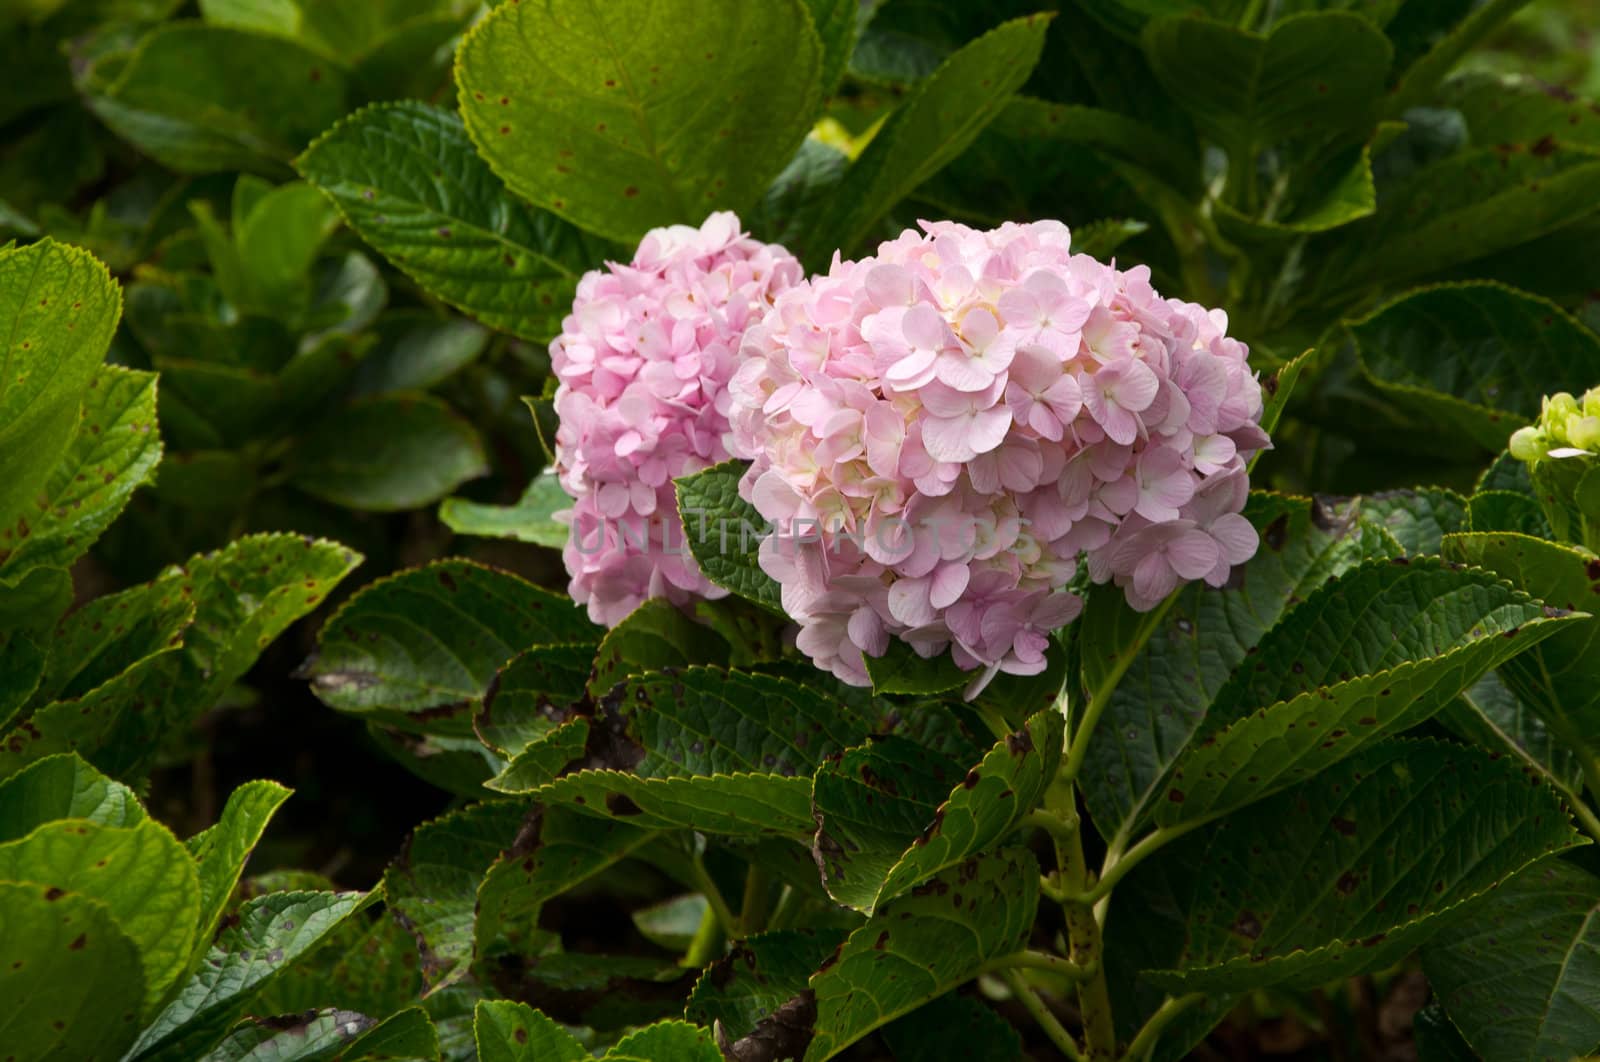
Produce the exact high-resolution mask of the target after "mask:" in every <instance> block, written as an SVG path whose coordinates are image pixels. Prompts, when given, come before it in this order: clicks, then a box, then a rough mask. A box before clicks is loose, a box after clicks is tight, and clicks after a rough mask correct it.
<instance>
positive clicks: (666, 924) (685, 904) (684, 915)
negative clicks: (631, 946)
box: [629, 892, 711, 952]
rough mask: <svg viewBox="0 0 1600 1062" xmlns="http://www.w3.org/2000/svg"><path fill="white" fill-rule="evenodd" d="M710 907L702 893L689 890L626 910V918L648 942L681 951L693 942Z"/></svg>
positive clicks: (687, 948)
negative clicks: (627, 912)
mask: <svg viewBox="0 0 1600 1062" xmlns="http://www.w3.org/2000/svg"><path fill="white" fill-rule="evenodd" d="M710 911H711V905H710V903H708V902H707V901H706V898H705V897H704V896H703V895H701V894H700V893H697V892H690V893H685V894H683V895H682V896H674V897H672V898H670V899H666V900H662V901H660V902H659V903H653V904H651V905H650V906H649V907H640V908H638V909H637V910H635V911H632V912H630V914H629V919H630V920H631V921H632V922H633V927H634V928H635V929H637V930H638V931H639V932H640V933H641V934H643V935H644V937H645V939H646V940H648V941H650V943H652V944H654V945H656V946H657V947H661V948H666V949H667V950H668V951H680V952H681V951H688V950H689V948H690V946H691V945H693V944H694V938H695V937H696V936H698V935H699V933H700V927H701V924H702V923H703V922H704V921H705V920H706V918H708V917H709V916H710V915H709V912H710Z"/></svg>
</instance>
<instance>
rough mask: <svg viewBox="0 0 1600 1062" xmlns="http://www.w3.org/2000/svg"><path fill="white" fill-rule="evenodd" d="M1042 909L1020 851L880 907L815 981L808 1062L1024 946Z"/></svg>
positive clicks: (1026, 855) (965, 868)
mask: <svg viewBox="0 0 1600 1062" xmlns="http://www.w3.org/2000/svg"><path fill="white" fill-rule="evenodd" d="M958 901H959V902H958ZM1038 904H1039V874H1038V864H1037V863H1036V862H1035V861H1034V858H1033V854H1032V853H1031V852H1028V851H1027V850H1025V849H1018V848H1009V849H1003V850H1001V851H999V852H994V853H990V854H989V855H985V856H979V857H976V858H974V859H971V860H968V861H967V862H966V863H964V864H963V865H961V866H959V867H956V868H954V869H951V870H947V871H945V872H944V873H942V874H940V875H939V876H937V877H935V878H934V879H932V880H931V881H929V882H928V883H927V884H926V885H923V886H920V887H919V888H917V889H916V890H914V891H913V892H912V893H911V894H910V895H909V896H903V897H901V898H899V899H897V900H894V901H891V902H890V903H888V904H885V905H884V908H883V910H882V911H881V912H879V914H878V915H877V916H876V917H874V918H870V919H868V920H867V922H866V924H864V925H862V926H861V928H859V929H857V930H856V931H855V932H853V933H851V934H850V938H849V939H848V940H847V941H845V943H844V945H843V947H842V948H841V949H840V950H839V955H838V959H837V961H835V962H834V963H832V964H831V965H829V966H827V967H826V968H825V969H822V970H820V971H818V972H817V973H816V974H814V975H813V976H812V978H811V991H812V992H814V993H815V994H816V1007H817V1016H816V1036H815V1037H814V1038H813V1039H812V1041H811V1044H810V1046H809V1047H808V1048H807V1049H806V1052H805V1058H806V1062H821V1060H823V1059H828V1058H832V1057H833V1056H834V1055H836V1054H838V1053H839V1052H840V1051H842V1050H844V1048H845V1047H847V1046H848V1045H850V1044H851V1043H854V1042H855V1041H856V1040H858V1039H860V1038H861V1037H863V1036H865V1035H866V1034H867V1033H869V1032H871V1031H872V1030H873V1029H876V1028H878V1027H879V1026H881V1025H884V1024H886V1023H888V1022H891V1021H893V1020H894V1019H896V1018H898V1017H900V1016H901V1015H902V1014H906V1013H908V1012H910V1011H912V1010H915V1009H916V1008H917V1007H919V1006H921V1005H923V1004H924V1003H927V1002H928V1001H930V1000H932V999H937V998H938V997H939V996H942V995H944V994H945V993H946V992H948V991H950V990H951V989H952V988H955V987H956V986H958V985H961V984H963V983H965V982H967V981H969V980H971V979H972V978H974V977H976V976H977V975H978V973H979V972H980V971H981V970H982V969H983V967H984V965H985V964H987V963H988V962H990V961H992V960H995V959H998V958H1001V957H1002V956H1005V955H1009V954H1011V953H1012V952H1014V951H1016V950H1018V949H1019V948H1021V947H1022V946H1023V944H1024V943H1025V942H1026V941H1027V938H1028V933H1029V931H1030V930H1031V929H1032V928H1033V919H1034V913H1035V911H1036V909H1037V907H1038ZM973 911H981V912H983V917H982V918H974V916H973V914H972V912H973Z"/></svg>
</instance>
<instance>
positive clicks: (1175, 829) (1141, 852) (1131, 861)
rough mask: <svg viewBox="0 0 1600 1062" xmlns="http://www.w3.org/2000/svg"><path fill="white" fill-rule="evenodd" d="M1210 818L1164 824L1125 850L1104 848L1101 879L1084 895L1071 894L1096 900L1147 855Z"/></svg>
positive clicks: (1091, 901)
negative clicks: (1170, 824) (1175, 824)
mask: <svg viewBox="0 0 1600 1062" xmlns="http://www.w3.org/2000/svg"><path fill="white" fill-rule="evenodd" d="M1210 821H1211V820H1210V819H1209V818H1202V819H1195V820H1194V821H1192V822H1185V823H1182V824H1180V825H1177V826H1163V827H1161V828H1160V829H1158V830H1156V831H1154V832H1152V833H1149V834H1146V835H1145V837H1144V838H1143V839H1142V840H1141V841H1140V842H1139V843H1138V844H1136V845H1134V846H1133V847H1132V848H1130V849H1128V850H1127V851H1126V852H1123V853H1120V854H1119V853H1117V852H1107V853H1106V861H1105V865H1104V866H1103V867H1101V868H1100V879H1099V880H1098V881H1096V882H1095V883H1094V884H1093V885H1092V886H1091V887H1090V888H1089V889H1088V891H1086V892H1085V893H1083V895H1081V896H1076V897H1073V899H1076V900H1079V901H1081V902H1083V903H1087V904H1097V903H1099V902H1100V901H1101V900H1103V899H1105V898H1106V897H1107V896H1109V895H1110V894H1111V890H1112V889H1113V888H1114V887H1115V886H1116V884H1117V882H1119V881H1121V880H1122V878H1123V876H1124V875H1126V874H1127V873H1128V871H1130V870H1132V869H1133V868H1134V867H1136V866H1138V865H1139V864H1140V862H1142V861H1143V860H1144V859H1146V858H1147V857H1149V856H1150V855H1151V854H1152V853H1154V852H1156V851H1157V850H1158V849H1160V848H1162V847H1164V846H1165V845H1168V844H1170V843H1171V842H1173V841H1176V840H1177V839H1178V838H1179V837H1182V836H1183V835H1184V834H1186V833H1188V832H1189V831H1190V830H1193V829H1195V828H1196V827H1198V826H1202V825H1204V824H1205V823H1207V822H1210Z"/></svg>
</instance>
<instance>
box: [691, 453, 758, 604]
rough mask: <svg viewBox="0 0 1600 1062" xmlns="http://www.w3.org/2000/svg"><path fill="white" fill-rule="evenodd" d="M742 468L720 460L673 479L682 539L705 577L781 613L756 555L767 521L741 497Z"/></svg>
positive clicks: (738, 463)
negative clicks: (707, 466)
mask: <svg viewBox="0 0 1600 1062" xmlns="http://www.w3.org/2000/svg"><path fill="white" fill-rule="evenodd" d="M745 467H746V466H745V463H744V462H742V461H724V462H723V463H722V464H720V465H712V466H711V467H710V468H706V469H702V470H701V471H699V472H696V473H694V474H693V475H690V476H684V477H682V478H680V479H676V480H674V481H673V483H674V485H675V489H676V490H677V493H678V513H679V515H680V516H681V517H682V519H683V528H684V538H685V539H686V540H687V542H688V545H689V552H690V553H692V554H694V559H695V560H696V561H698V562H699V564H700V570H701V571H702V572H704V573H705V577H706V578H707V579H710V580H711V581H712V582H713V583H716V584H717V585H718V586H720V587H722V588H723V589H725V590H730V591H732V592H733V593H735V594H738V595H739V596H740V597H742V598H745V599H746V600H749V601H754V602H755V603H756V604H758V605H761V606H762V607H763V608H766V609H769V610H771V611H772V612H775V613H777V614H778V615H780V616H782V615H785V613H784V610H783V599H782V596H781V594H780V592H779V590H778V584H777V583H776V582H774V581H773V579H772V577H771V576H770V575H768V574H767V573H766V572H764V571H762V570H761V565H760V563H759V562H758V561H757V560H756V551H757V549H758V548H759V547H760V545H761V540H762V538H764V537H765V536H766V534H767V533H768V531H769V528H770V525H769V524H768V522H767V520H766V519H765V518H764V517H763V516H762V515H761V514H760V513H758V512H757V511H756V507H755V506H753V505H751V504H750V503H749V502H747V501H745V500H744V499H743V498H741V497H739V477H740V476H742V475H744V470H745Z"/></svg>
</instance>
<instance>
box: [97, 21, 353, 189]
mask: <svg viewBox="0 0 1600 1062" xmlns="http://www.w3.org/2000/svg"><path fill="white" fill-rule="evenodd" d="M85 88H86V89H87V91H88V92H89V99H88V104H89V108H90V109H91V110H92V111H94V113H95V114H96V115H97V116H98V117H99V118H100V120H101V121H103V122H105V124H106V125H108V126H109V127H110V128H111V129H112V131H114V132H115V133H117V135H119V136H121V137H123V138H124V139H126V140H128V141H130V142H132V143H133V144H134V146H135V147H137V148H139V149H140V150H141V151H143V152H144V153H145V154H147V155H149V156H151V157H152V158H154V159H155V160H156V161H157V162H160V163H161V164H162V165H164V166H167V167H169V168H171V169H174V170H177V171H178V172H180V173H217V172H221V171H227V170H246V171H250V172H259V173H267V174H281V173H283V172H285V167H284V164H285V163H287V162H288V161H289V159H291V158H293V157H294V156H295V155H296V154H297V153H298V152H299V151H300V149H301V148H302V147H304V146H305V145H306V144H307V143H308V142H310V140H311V139H312V138H313V137H315V136H316V135H317V134H318V133H320V132H322V131H323V130H324V129H326V128H328V127H329V126H330V125H332V124H333V123H334V122H336V121H337V120H338V119H339V118H340V117H341V116H343V115H344V114H345V112H346V111H348V110H349V107H348V89H347V85H346V77H345V74H344V73H343V72H342V71H341V70H340V69H339V68H338V67H337V66H335V65H333V64H332V63H329V62H328V61H327V60H325V59H323V58H321V57H319V56H317V55H315V54H313V53H311V52H308V51H306V50H305V49H304V48H301V47H300V46H299V45H296V44H294V43H292V42H290V41H286V40H280V39H277V38H274V37H264V36H259V35H257V34H254V33H245V32H241V31H239V30H233V29H226V28H223V27H218V26H207V25H204V24H202V23H198V22H170V23H167V24H166V25H163V26H160V27H158V28H156V29H155V30H152V31H151V32H150V33H149V35H147V36H146V37H145V38H144V40H143V41H141V42H140V44H139V46H138V47H137V48H136V49H135V50H134V52H133V54H132V55H131V56H130V57H129V58H128V60H127V62H126V63H124V64H123V65H122V67H121V69H120V70H119V72H118V73H117V74H116V76H115V78H114V79H113V80H112V81H111V82H110V83H109V84H104V85H89V86H85ZM266 100H270V101H272V102H271V106H264V105H263V101H266Z"/></svg>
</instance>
